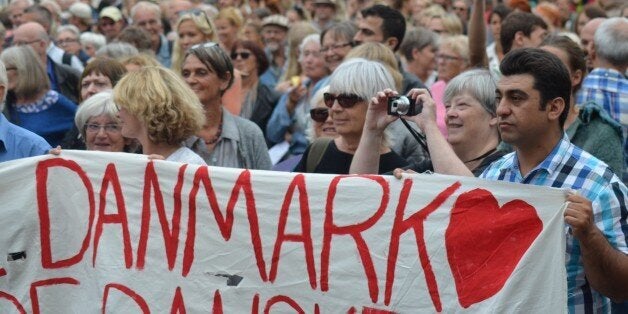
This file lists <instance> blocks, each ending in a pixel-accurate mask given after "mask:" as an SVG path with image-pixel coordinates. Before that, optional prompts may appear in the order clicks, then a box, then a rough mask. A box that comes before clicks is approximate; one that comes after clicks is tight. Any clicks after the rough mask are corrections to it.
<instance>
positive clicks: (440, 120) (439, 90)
mask: <svg viewBox="0 0 628 314" xmlns="http://www.w3.org/2000/svg"><path fill="white" fill-rule="evenodd" d="M446 87H447V83H445V81H443V80H439V81H437V82H435V83H434V84H432V87H430V91H431V92H432V97H433V98H434V101H435V102H436V124H437V125H438V129H439V130H440V132H441V133H443V135H444V136H445V137H447V125H446V124H445V118H446V116H447V113H446V110H445V104H444V102H443V98H445V88H446Z"/></svg>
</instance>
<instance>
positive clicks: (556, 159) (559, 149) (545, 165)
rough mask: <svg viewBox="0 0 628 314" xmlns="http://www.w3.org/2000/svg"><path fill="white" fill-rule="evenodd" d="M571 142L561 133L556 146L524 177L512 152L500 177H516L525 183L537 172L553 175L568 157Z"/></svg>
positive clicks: (517, 159) (515, 154)
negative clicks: (508, 162) (509, 160)
mask: <svg viewBox="0 0 628 314" xmlns="http://www.w3.org/2000/svg"><path fill="white" fill-rule="evenodd" d="M572 146H573V145H572V144H571V142H570V141H569V137H568V136H567V134H566V133H563V137H562V138H561V139H560V140H559V141H558V143H557V144H556V146H554V148H553V149H552V151H551V152H550V153H549V154H548V155H547V157H545V159H544V160H543V161H542V162H541V163H540V164H539V165H538V166H536V167H534V169H532V171H530V173H528V175H526V177H525V178H522V177H521V176H522V174H521V169H520V168H519V158H517V153H516V152H515V153H513V154H512V159H511V160H512V162H511V163H510V164H509V165H504V167H503V168H502V169H500V171H501V175H502V177H506V178H507V177H513V176H512V175H513V174H514V177H517V178H518V179H519V180H518V181H520V182H522V183H526V182H528V181H529V179H530V178H533V177H535V176H537V175H539V174H542V173H546V174H547V176H548V177H553V176H554V172H556V171H559V170H560V169H559V167H560V166H561V165H562V164H564V163H565V162H566V158H569V156H570V153H569V152H570V151H571V150H572Z"/></svg>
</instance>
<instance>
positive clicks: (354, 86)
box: [295, 58, 407, 174]
mask: <svg viewBox="0 0 628 314" xmlns="http://www.w3.org/2000/svg"><path fill="white" fill-rule="evenodd" d="M394 86H395V81H394V80H393V78H392V75H391V74H390V73H389V72H388V70H387V69H386V67H384V66H383V65H382V64H381V63H379V62H375V61H369V60H366V59H361V58H355V59H351V60H348V61H345V62H344V63H342V64H341V65H340V66H338V68H336V70H335V71H334V73H333V74H332V75H331V77H330V79H329V92H328V93H325V94H324V95H323V99H324V102H325V105H326V106H327V107H328V108H329V114H330V115H331V118H332V120H333V121H334V126H335V128H336V132H337V133H338V136H337V137H336V138H334V139H321V140H316V141H314V142H313V143H312V145H310V146H309V147H308V148H307V149H306V150H305V153H304V154H303V158H302V159H301V162H300V163H299V164H298V165H297V167H296V168H295V171H297V172H308V173H331V174H347V173H349V167H350V166H351V161H352V159H353V155H354V154H355V151H356V149H357V148H358V144H359V143H360V139H361V137H362V130H363V129H364V122H365V119H366V115H367V108H368V103H369V101H370V99H371V98H372V97H373V96H375V94H377V93H378V92H379V91H381V90H384V89H389V88H394ZM371 149H372V150H375V151H377V152H379V157H380V162H379V169H378V173H386V172H389V171H392V170H394V169H395V168H402V167H405V166H407V162H406V161H405V160H404V159H403V158H402V157H401V156H399V155H397V154H396V153H395V152H393V151H392V150H391V149H390V147H389V146H388V145H386V144H385V142H382V143H380V145H379V147H372V148H371Z"/></svg>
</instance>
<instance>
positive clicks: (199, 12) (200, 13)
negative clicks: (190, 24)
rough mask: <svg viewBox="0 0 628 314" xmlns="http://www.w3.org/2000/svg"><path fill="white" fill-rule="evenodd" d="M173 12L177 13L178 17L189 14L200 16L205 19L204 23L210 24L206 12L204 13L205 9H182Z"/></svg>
mask: <svg viewBox="0 0 628 314" xmlns="http://www.w3.org/2000/svg"><path fill="white" fill-rule="evenodd" d="M175 14H177V16H178V17H182V16H183V15H185V14H189V15H191V16H193V17H195V18H202V19H204V20H205V23H207V25H211V23H210V22H209V17H207V13H205V11H203V10H201V9H191V10H182V11H178V12H176V13H175Z"/></svg>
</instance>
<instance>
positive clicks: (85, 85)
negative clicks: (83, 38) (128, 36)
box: [61, 58, 126, 149]
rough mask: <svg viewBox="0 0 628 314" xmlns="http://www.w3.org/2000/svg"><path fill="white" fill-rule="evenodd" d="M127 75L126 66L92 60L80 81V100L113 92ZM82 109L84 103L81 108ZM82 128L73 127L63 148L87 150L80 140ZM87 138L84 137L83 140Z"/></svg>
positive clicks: (110, 60)
mask: <svg viewBox="0 0 628 314" xmlns="http://www.w3.org/2000/svg"><path fill="white" fill-rule="evenodd" d="M124 74H126V70H125V69H124V66H122V64H120V62H118V61H116V60H114V59H108V58H94V59H92V60H91V61H90V62H89V63H88V64H87V66H86V67H85V69H84V70H83V74H82V75H81V78H80V79H79V89H80V94H79V100H80V101H82V102H84V101H86V100H88V99H89V98H90V97H92V96H94V95H96V94H97V93H100V92H102V91H106V90H111V89H113V87H114V86H115V85H116V84H117V83H118V81H119V80H120V79H121V78H122V76H124ZM80 107H82V103H81V105H80V106H79V108H80ZM81 130H82V129H81V127H78V128H77V127H76V126H75V127H73V128H72V129H71V130H70V131H68V132H67V133H66V134H65V136H64V137H63V141H62V142H61V147H63V148H65V149H85V148H86V147H85V141H84V140H82V139H81V138H79V135H80V131H81ZM84 138H85V137H84V136H83V139H84Z"/></svg>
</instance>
